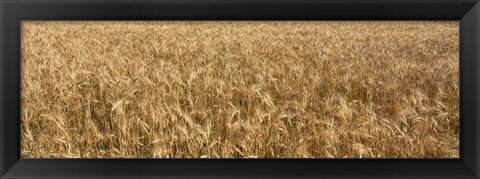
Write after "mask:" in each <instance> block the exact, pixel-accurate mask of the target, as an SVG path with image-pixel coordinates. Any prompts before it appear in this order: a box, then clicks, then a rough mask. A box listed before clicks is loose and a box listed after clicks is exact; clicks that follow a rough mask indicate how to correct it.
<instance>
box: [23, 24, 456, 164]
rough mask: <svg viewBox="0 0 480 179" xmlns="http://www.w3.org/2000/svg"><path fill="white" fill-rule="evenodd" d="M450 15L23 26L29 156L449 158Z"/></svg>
mask: <svg viewBox="0 0 480 179" xmlns="http://www.w3.org/2000/svg"><path fill="white" fill-rule="evenodd" d="M458 33H459V32H458V22H445V21H443V22H226V21H225V22H188V21H184V22H171V21H170V22H161V21H159V22H78V21H77V22H58V21H57V22H47V21H24V22H22V93H21V94H22V121H21V122H22V125H21V127H22V130H21V152H22V157H26V158H117V157H127V158H247V157H248V158H249V157H252V158H457V157H458V156H459V149H458V145H459V144H458V140H459V131H458V130H459V86H458V83H459V79H458V63H459V52H458V51H459V34H458Z"/></svg>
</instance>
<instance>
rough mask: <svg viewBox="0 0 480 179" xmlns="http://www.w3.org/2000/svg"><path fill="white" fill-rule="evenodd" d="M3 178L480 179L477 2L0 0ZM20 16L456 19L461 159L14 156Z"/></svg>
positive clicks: (16, 152)
mask: <svg viewBox="0 0 480 179" xmlns="http://www.w3.org/2000/svg"><path fill="white" fill-rule="evenodd" d="M0 16H1V17H0V19H1V21H0V22H1V24H0V25H1V28H0V39H1V44H0V45H1V48H0V54H1V57H0V58H1V60H0V80H1V81H0V87H1V88H0V130H1V132H0V139H1V141H0V145H1V146H0V178H2V179H3V178H71V177H75V178H147V177H148V178H196V177H198V178H290V177H291V178H479V176H480V174H479V171H480V164H479V162H480V158H479V156H480V155H479V151H480V150H479V149H480V146H479V144H480V142H479V141H480V138H479V134H480V133H479V131H480V125H479V124H480V122H479V119H480V118H479V110H478V109H479V103H480V98H479V97H480V95H479V93H480V86H479V85H480V82H479V79H480V78H479V71H480V66H479V65H480V63H479V62H480V54H479V51H480V29H479V28H480V27H479V24H480V3H478V1H477V0H138V1H135V0H83V1H82V0H62V1H61V0H0ZM22 20H459V21H460V159H21V158H20V49H21V47H20V38H21V37H20V22H21V21H22Z"/></svg>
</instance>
